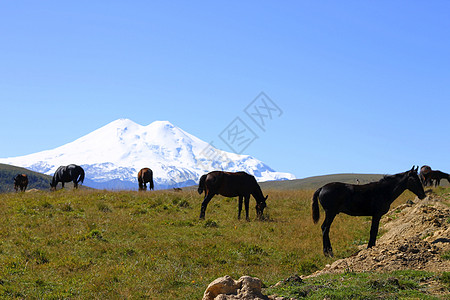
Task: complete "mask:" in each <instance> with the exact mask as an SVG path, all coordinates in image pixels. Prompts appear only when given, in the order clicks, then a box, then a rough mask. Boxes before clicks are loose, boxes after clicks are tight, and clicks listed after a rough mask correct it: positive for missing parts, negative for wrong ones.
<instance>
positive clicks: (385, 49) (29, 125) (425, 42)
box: [0, 0, 450, 178]
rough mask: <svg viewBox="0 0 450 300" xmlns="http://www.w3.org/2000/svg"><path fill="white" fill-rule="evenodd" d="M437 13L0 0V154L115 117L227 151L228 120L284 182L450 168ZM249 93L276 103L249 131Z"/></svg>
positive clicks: (446, 28) (444, 4)
mask: <svg viewBox="0 0 450 300" xmlns="http://www.w3.org/2000/svg"><path fill="white" fill-rule="evenodd" d="M449 13H450V2H449V1H195V0H194V1H91V0H89V1H46V0H43V1H20V0H19V1H1V0H0V32H1V34H0V40H1V46H0V103H1V104H0V108H1V112H2V113H1V117H0V140H1V144H0V157H2V158H5V157H12V156H19V155H25V154H30V153H34V152H38V151H42V150H47V149H52V148H55V147H58V146H61V145H63V144H66V143H68V142H71V141H73V140H75V139H77V138H79V137H81V136H83V135H85V134H87V133H89V132H91V131H93V130H95V129H98V128H99V127H101V126H103V125H106V124H107V123H109V122H111V121H114V120H116V119H118V118H129V119H131V120H133V121H135V122H136V123H139V124H141V125H148V124H150V123H151V122H153V121H155V120H168V121H170V122H172V123H173V124H174V125H177V126H179V127H180V128H182V129H184V130H185V131H187V132H189V133H191V134H193V135H195V136H197V137H199V138H201V139H203V140H205V141H207V142H211V141H212V142H213V144H214V145H215V146H217V147H218V148H221V149H223V150H226V151H231V149H230V148H229V146H228V145H227V144H226V143H224V141H222V139H221V138H220V137H219V135H220V134H221V133H222V132H223V130H224V129H225V128H228V127H227V126H229V124H230V123H232V122H233V121H234V120H235V119H236V118H237V117H239V118H240V120H241V121H242V122H243V123H245V124H246V125H247V126H248V127H249V128H251V129H252V130H253V131H254V133H255V135H256V136H257V137H258V138H257V139H255V140H254V141H253V142H252V143H251V144H250V145H249V146H248V147H247V148H246V149H245V151H244V153H245V154H250V155H252V156H254V157H256V158H258V159H260V160H262V161H264V162H265V163H267V164H268V165H269V166H271V167H272V168H274V169H275V170H277V171H283V172H291V173H293V174H294V175H295V176H296V177H297V178H303V177H308V176H314V175H322V174H331V173H347V172H348V173H359V172H361V173H383V174H392V173H398V172H402V171H405V170H406V169H408V168H411V167H412V165H423V164H429V165H430V166H431V167H432V168H433V169H440V170H443V171H446V172H450V157H449V155H448V152H449V149H450V141H449V138H448V132H449V129H450V123H449V109H450V101H449V100H450V18H449ZM261 92H264V93H265V94H266V95H267V96H268V97H269V98H270V99H271V100H272V101H273V103H275V104H276V105H277V107H278V108H279V110H280V111H279V112H278V111H277V113H276V114H274V115H273V116H272V119H271V120H269V118H266V119H265V120H266V122H265V127H264V128H263V129H264V130H263V129H261V128H260V127H258V126H257V125H256V123H254V122H253V121H252V120H251V119H250V117H249V116H248V115H247V114H246V113H245V111H244V110H245V109H246V107H247V106H249V105H250V107H251V104H252V101H253V100H254V99H255V98H256V97H257V96H258V95H259V94H260V93H261ZM255 103H256V102H254V103H253V104H255ZM260 112H261V113H263V112H264V109H262V111H260ZM265 112H267V110H266V111H265ZM271 112H275V111H271Z"/></svg>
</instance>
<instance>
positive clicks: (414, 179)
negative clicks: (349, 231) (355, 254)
mask: <svg viewBox="0 0 450 300" xmlns="http://www.w3.org/2000/svg"><path fill="white" fill-rule="evenodd" d="M418 169H419V167H417V168H416V169H414V167H413V168H412V169H411V170H410V171H406V172H404V173H399V174H395V175H391V176H385V177H384V178H382V179H381V180H380V181H378V182H372V183H368V184H362V185H355V184H346V183H342V182H332V183H328V184H326V185H324V186H323V187H321V188H319V189H318V190H317V191H316V192H315V193H314V196H313V202H312V217H313V221H314V223H317V221H319V217H320V211H319V203H318V202H319V201H320V204H322V207H323V209H324V210H325V220H324V221H323V224H322V239H323V253H324V254H325V256H333V249H332V247H331V242H330V237H329V232H330V226H331V223H333V220H334V218H335V217H336V215H337V214H339V213H341V212H342V213H345V214H347V215H350V216H372V225H371V228H370V239H369V244H368V246H367V248H370V247H373V246H375V240H376V238H377V233H378V226H379V225H380V219H381V217H382V216H383V215H384V214H385V213H387V212H388V211H389V208H390V206H391V204H392V202H394V200H395V199H397V197H398V196H400V194H402V193H403V192H404V191H405V190H406V189H408V190H410V191H411V192H413V193H414V194H416V195H417V197H419V198H420V199H423V198H425V192H424V190H423V186H422V183H421V182H420V179H419V176H418V175H417V170H418Z"/></svg>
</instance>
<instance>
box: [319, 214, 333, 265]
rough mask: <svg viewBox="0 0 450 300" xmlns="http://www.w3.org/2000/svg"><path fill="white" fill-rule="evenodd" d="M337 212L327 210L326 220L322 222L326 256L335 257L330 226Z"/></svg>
mask: <svg viewBox="0 0 450 300" xmlns="http://www.w3.org/2000/svg"><path fill="white" fill-rule="evenodd" d="M335 217H336V214H330V213H327V212H325V220H324V221H323V223H322V226H321V227H322V241H323V254H324V255H325V256H330V257H333V248H332V247H331V242H330V226H331V223H333V220H334V218H335Z"/></svg>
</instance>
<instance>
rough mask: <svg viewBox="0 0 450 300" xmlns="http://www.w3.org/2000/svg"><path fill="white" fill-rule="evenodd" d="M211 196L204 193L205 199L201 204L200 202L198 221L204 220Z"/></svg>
mask: <svg viewBox="0 0 450 300" xmlns="http://www.w3.org/2000/svg"><path fill="white" fill-rule="evenodd" d="M213 196H214V195H210V194H208V193H206V196H205V199H203V202H202V208H201V210H200V219H201V220H204V219H205V212H206V207H207V206H208V203H209V201H211V199H212V197H213Z"/></svg>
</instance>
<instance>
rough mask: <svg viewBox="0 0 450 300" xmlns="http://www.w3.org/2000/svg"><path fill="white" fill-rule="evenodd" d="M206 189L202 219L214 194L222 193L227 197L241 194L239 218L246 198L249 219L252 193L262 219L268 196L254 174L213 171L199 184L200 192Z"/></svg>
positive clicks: (246, 215) (201, 213)
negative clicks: (264, 193)
mask: <svg viewBox="0 0 450 300" xmlns="http://www.w3.org/2000/svg"><path fill="white" fill-rule="evenodd" d="M203 191H205V198H204V200H203V202H202V208H201V210H200V219H204V218H205V212H206V207H207V206H208V203H209V201H211V199H212V197H214V195H222V196H225V197H236V196H239V213H238V219H240V218H241V211H242V202H243V199H245V218H246V220H247V221H248V220H249V217H248V210H249V202H250V195H253V198H255V200H256V207H255V208H256V215H257V217H258V218H259V219H260V220H261V219H262V217H263V212H264V208H265V207H266V200H267V197H268V196H266V197H264V196H263V193H262V191H261V188H260V186H259V184H258V182H256V179H255V177H254V176H252V175H250V174H247V173H245V172H236V173H232V172H222V171H213V172H210V173H208V174H205V175H203V176H202V177H201V178H200V182H199V185H198V193H199V194H202V193H203Z"/></svg>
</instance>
